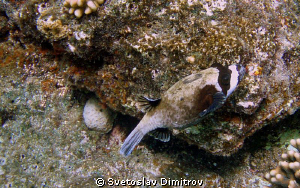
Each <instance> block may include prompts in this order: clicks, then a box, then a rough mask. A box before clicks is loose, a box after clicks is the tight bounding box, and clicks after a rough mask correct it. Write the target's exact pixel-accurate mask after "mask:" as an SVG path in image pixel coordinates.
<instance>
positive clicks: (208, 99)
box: [120, 63, 245, 156]
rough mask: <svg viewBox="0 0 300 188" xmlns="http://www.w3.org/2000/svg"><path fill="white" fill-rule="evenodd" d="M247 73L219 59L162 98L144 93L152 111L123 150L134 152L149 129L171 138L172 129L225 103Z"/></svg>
mask: <svg viewBox="0 0 300 188" xmlns="http://www.w3.org/2000/svg"><path fill="white" fill-rule="evenodd" d="M244 74H245V68H244V67H243V66H241V65H236V64H233V65H230V66H228V67H225V66H222V65H221V64H218V63H215V64H213V65H212V66H211V67H210V68H208V69H205V70H202V71H200V72H198V73H195V74H191V75H189V76H187V77H185V78H183V79H181V80H179V81H178V82H176V83H175V84H174V85H173V86H172V87H171V88H170V89H168V90H167V91H166V92H165V93H164V94H163V96H162V97H161V99H149V98H146V97H144V98H143V100H142V102H147V105H146V108H147V109H148V112H147V113H146V114H145V116H144V117H143V118H142V120H141V121H140V122H139V124H138V125H137V126H136V127H135V129H134V130H133V131H132V132H131V133H130V134H129V136H128V137H127V138H126V139H125V141H124V143H123V145H122V147H121V149H120V153H121V154H122V155H125V156H128V155H129V154H131V152H132V151H133V149H134V148H135V146H136V145H138V144H139V143H140V141H141V140H142V138H143V137H144V136H145V135H146V134H147V133H150V132H151V133H152V135H153V136H154V137H155V138H157V139H159V140H161V141H163V142H167V141H169V140H170V132H169V131H168V129H184V128H187V127H189V126H192V125H195V124H197V123H199V122H200V121H201V120H202V118H203V117H204V116H205V115H207V114H208V113H210V112H213V111H214V110H216V109H218V108H220V107H221V106H222V105H223V104H224V103H225V101H226V99H227V98H228V96H229V95H230V94H231V93H232V92H233V91H234V90H235V89H236V87H237V85H238V84H239V82H240V81H241V79H242V77H243V76H244ZM151 133H150V134H151Z"/></svg>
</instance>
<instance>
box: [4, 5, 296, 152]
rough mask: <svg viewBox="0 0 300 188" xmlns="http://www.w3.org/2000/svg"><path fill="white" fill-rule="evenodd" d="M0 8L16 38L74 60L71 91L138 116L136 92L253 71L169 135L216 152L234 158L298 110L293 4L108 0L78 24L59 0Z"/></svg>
mask: <svg viewBox="0 0 300 188" xmlns="http://www.w3.org/2000/svg"><path fill="white" fill-rule="evenodd" d="M69 2H70V3H69V4H70V6H71V2H75V1H69ZM76 2H77V3H78V2H79V1H76ZM80 2H83V1H80ZM85 2H88V1H85ZM0 5H4V6H5V7H6V8H5V9H2V8H0V9H1V11H5V13H6V15H7V19H9V20H10V21H11V22H13V24H15V25H17V26H18V28H19V35H20V36H22V37H19V38H20V39H21V40H25V41H26V40H31V41H34V42H36V43H40V41H43V43H42V45H45V46H47V47H48V48H49V49H53V50H54V51H55V53H56V56H59V57H62V58H61V59H60V62H61V63H62V64H68V63H70V64H69V65H70V66H68V67H66V69H65V71H66V72H65V74H66V75H67V78H68V80H69V81H70V83H71V84H72V85H73V86H74V87H76V88H79V89H85V90H89V91H91V92H94V93H95V94H96V95H97V97H98V98H99V99H100V100H101V102H102V103H103V104H106V105H107V106H108V107H109V108H111V109H113V110H114V111H117V112H121V113H123V114H129V115H131V116H134V117H137V118H141V117H142V115H143V114H142V113H143V112H142V111H141V109H139V108H138V104H137V102H136V101H137V98H138V96H140V95H145V96H149V97H153V98H158V97H159V96H160V95H161V94H162V93H164V92H165V91H166V90H167V89H168V88H170V86H172V85H173V84H174V83H175V82H176V81H178V80H179V79H181V78H183V77H185V76H187V75H189V74H191V73H193V72H196V71H199V70H201V69H205V68H207V67H209V66H210V65H211V64H212V63H214V62H219V63H222V64H223V65H225V64H226V65H228V64H233V63H237V62H238V63H241V64H243V65H244V66H245V67H247V69H248V71H249V73H248V74H247V75H246V76H245V78H244V80H243V81H242V83H241V84H240V86H239V88H238V89H237V90H236V92H235V93H234V94H233V96H232V97H230V98H229V100H228V102H227V104H225V105H224V106H223V107H222V108H221V109H219V110H218V111H216V112H215V113H214V114H212V115H211V116H209V117H208V118H206V119H205V120H204V121H203V122H201V124H199V125H197V126H194V127H191V128H189V129H186V130H175V131H174V132H173V134H174V135H177V136H178V137H179V138H182V139H184V140H186V141H187V142H189V143H190V144H195V145H197V146H198V147H199V148H203V149H205V150H206V151H209V152H211V153H213V154H216V155H231V154H233V153H234V152H236V151H237V150H238V149H240V148H241V147H242V146H243V142H244V140H245V139H246V138H247V137H249V136H251V135H252V134H254V133H255V132H256V131H257V130H259V129H261V128H262V127H264V126H266V125H268V124H270V123H272V122H277V121H279V120H281V119H282V118H284V117H286V116H288V115H291V114H293V113H294V112H295V111H296V110H297V109H299V106H300V96H299V90H300V89H299V76H300V75H299V73H300V67H299V58H298V57H299V55H300V53H299V51H300V50H299V49H300V46H299V41H300V35H299V32H300V31H299V29H298V28H299V23H300V22H299V8H298V7H299V2H298V1H295V0H288V1H283V0H281V1H276V2H275V1H267V0H260V1H255V2H251V1H238V2H232V1H219V0H213V1H204V0H203V1H187V0H180V1H179V0H171V1H158V2H157V1H151V0H145V1H135V0H126V1H114V0H112V1H107V2H105V4H103V6H100V7H99V8H98V9H99V11H96V12H95V13H94V14H91V15H89V16H83V17H81V19H74V17H73V16H71V15H69V14H68V13H67V12H64V11H63V9H65V7H64V6H63V4H62V2H61V1H47V2H45V1H43V0H34V1H33V0H30V1H20V2H18V3H16V4H13V3H11V2H8V1H1V2H0ZM74 6H75V5H74ZM0 7H1V6H0ZM11 12H14V14H11ZM74 12H75V11H74ZM38 23H40V24H44V25H43V27H41V25H38ZM53 24H54V25H53ZM52 26H55V27H52ZM60 31H61V32H60ZM21 42H22V41H21ZM23 42H24V41H23ZM66 52H68V54H67V53H66Z"/></svg>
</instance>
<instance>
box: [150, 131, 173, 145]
mask: <svg viewBox="0 0 300 188" xmlns="http://www.w3.org/2000/svg"><path fill="white" fill-rule="evenodd" d="M149 135H151V136H153V137H154V138H155V139H158V140H160V141H162V142H169V141H170V131H169V129H167V128H157V129H155V130H153V131H151V132H150V133H149Z"/></svg>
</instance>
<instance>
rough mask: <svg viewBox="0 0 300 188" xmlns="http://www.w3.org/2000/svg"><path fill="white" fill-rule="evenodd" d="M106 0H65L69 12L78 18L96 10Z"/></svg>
mask: <svg viewBox="0 0 300 188" xmlns="http://www.w3.org/2000/svg"><path fill="white" fill-rule="evenodd" d="M103 3H104V0H94V1H93V0H65V1H64V6H65V7H67V8H69V14H74V15H75V16H76V17H77V18H81V17H82V16H83V14H91V13H92V12H95V11H96V10H97V8H98V7H99V5H102V4H103Z"/></svg>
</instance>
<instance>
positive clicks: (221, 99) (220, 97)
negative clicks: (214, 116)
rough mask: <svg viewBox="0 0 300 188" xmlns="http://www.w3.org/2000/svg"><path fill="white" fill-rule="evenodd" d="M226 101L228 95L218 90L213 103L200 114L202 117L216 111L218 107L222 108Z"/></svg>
mask: <svg viewBox="0 0 300 188" xmlns="http://www.w3.org/2000/svg"><path fill="white" fill-rule="evenodd" d="M225 101H226V96H225V95H224V93H223V92H217V93H216V94H214V95H213V102H212V104H211V105H210V106H209V107H208V108H207V109H206V110H204V111H203V112H201V113H200V114H199V116H200V117H203V116H205V115H206V114H208V113H210V112H212V111H215V110H216V109H218V108H220V107H221V106H222V105H223V104H224V103H225Z"/></svg>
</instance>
